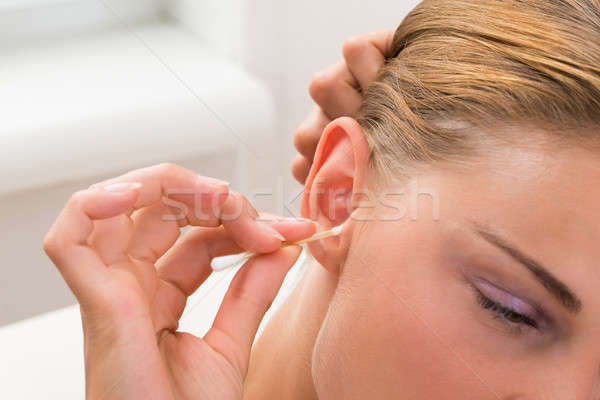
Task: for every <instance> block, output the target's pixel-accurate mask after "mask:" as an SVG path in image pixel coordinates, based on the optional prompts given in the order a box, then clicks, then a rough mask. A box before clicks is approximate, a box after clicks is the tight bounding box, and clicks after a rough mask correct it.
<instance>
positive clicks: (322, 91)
mask: <svg viewBox="0 0 600 400" xmlns="http://www.w3.org/2000/svg"><path fill="white" fill-rule="evenodd" d="M331 84H332V78H331V75H330V74H327V73H325V72H319V73H318V74H316V75H315V76H314V77H313V78H312V80H311V81H310V84H309V86H308V91H309V93H310V96H311V97H312V98H313V99H314V100H315V101H316V102H319V100H320V99H323V98H324V97H326V96H327V93H328V92H329V89H330V87H331Z"/></svg>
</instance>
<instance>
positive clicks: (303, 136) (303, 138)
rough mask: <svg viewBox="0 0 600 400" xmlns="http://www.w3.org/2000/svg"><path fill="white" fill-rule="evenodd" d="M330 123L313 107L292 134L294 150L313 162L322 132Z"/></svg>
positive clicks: (319, 110) (317, 108) (323, 114)
mask: <svg viewBox="0 0 600 400" xmlns="http://www.w3.org/2000/svg"><path fill="white" fill-rule="evenodd" d="M330 122H331V120H330V119H329V118H328V117H327V115H325V113H324V112H323V110H322V109H321V107H319V106H317V105H315V106H314V107H313V109H312V110H311V112H310V113H309V114H308V117H307V118H306V119H305V120H304V121H303V122H302V123H301V124H300V126H299V127H298V129H297V130H296V132H295V133H294V146H295V147H296V150H298V152H299V153H300V154H302V155H303V156H304V157H306V158H307V159H308V160H309V161H312V160H313V158H314V156H315V150H316V149H317V145H318V144H319V140H320V139H321V135H322V134H323V130H325V127H326V126H327V124H329V123H330Z"/></svg>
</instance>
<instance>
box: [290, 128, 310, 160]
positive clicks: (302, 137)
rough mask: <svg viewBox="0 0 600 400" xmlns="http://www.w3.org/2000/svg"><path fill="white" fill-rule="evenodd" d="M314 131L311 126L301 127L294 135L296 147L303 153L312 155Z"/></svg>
mask: <svg viewBox="0 0 600 400" xmlns="http://www.w3.org/2000/svg"><path fill="white" fill-rule="evenodd" d="M314 136H315V135H314V132H313V131H312V130H310V129H309V128H299V129H298V130H297V131H296V133H295V135H294V147H295V148H296V150H298V152H299V153H300V154H302V155H305V156H308V155H311V153H312V151H313V150H314V145H313V142H314V140H313V138H314Z"/></svg>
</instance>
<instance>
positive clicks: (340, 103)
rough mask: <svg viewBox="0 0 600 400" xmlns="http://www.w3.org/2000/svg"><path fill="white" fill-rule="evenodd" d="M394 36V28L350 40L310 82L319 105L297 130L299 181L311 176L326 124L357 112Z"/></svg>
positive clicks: (294, 171)
mask: <svg viewBox="0 0 600 400" xmlns="http://www.w3.org/2000/svg"><path fill="white" fill-rule="evenodd" d="M393 36H394V30H391V29H390V30H383V31H378V32H373V33H370V34H367V35H360V36H354V37H352V38H350V39H348V40H347V41H346V42H345V43H344V47H343V55H344V57H343V59H342V60H340V61H339V62H338V63H337V64H334V65H331V66H329V67H328V68H326V69H324V70H322V71H320V72H319V73H317V74H316V75H315V76H314V78H313V79H312V81H311V82H310V86H309V91H310V95H311V97H312V98H313V100H314V101H315V103H316V104H315V106H314V107H313V109H312V111H311V112H310V113H309V115H308V116H307V117H306V119H305V120H304V121H303V122H302V123H301V124H300V126H299V127H298V128H297V129H296V132H295V133H294V146H295V147H296V149H297V150H298V153H299V154H298V155H297V156H296V159H295V160H294V162H293V164H292V174H293V175H294V177H295V178H296V179H297V180H298V181H299V182H300V183H304V181H305V179H306V177H307V176H308V172H309V170H310V167H311V165H312V161H313V157H314V155H315V149H316V148H317V143H319V139H320V138H321V134H322V133H323V129H324V128H325V126H326V125H327V124H328V123H329V122H331V121H332V120H334V119H336V118H339V117H343V116H348V117H353V116H355V115H356V112H357V111H358V108H359V107H360V104H361V101H362V97H361V93H362V92H363V91H364V90H365V89H366V88H367V86H368V85H369V84H370V83H371V82H372V81H373V80H374V79H375V76H376V75H377V71H378V70H379V68H380V67H381V66H382V65H383V62H384V61H385V54H386V52H387V51H388V50H389V48H390V46H391V43H392V38H393Z"/></svg>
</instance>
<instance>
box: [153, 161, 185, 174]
mask: <svg viewBox="0 0 600 400" xmlns="http://www.w3.org/2000/svg"><path fill="white" fill-rule="evenodd" d="M156 169H158V170H159V171H160V172H162V173H165V174H172V173H174V172H176V171H179V170H180V169H181V167H180V166H179V165H177V164H175V163H171V162H163V163H160V164H158V165H157V166H156Z"/></svg>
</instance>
